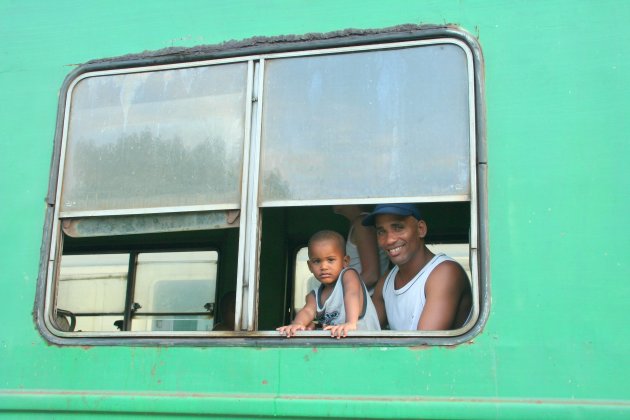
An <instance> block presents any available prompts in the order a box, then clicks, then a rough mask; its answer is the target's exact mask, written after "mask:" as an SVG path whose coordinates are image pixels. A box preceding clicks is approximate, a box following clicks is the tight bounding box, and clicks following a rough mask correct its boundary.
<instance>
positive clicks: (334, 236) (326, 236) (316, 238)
mask: <svg viewBox="0 0 630 420" xmlns="http://www.w3.org/2000/svg"><path fill="white" fill-rule="evenodd" d="M323 241H332V242H335V244H336V246H337V247H339V250H340V251H341V253H342V255H343V256H345V255H346V240H345V239H344V238H343V236H341V235H340V234H339V233H337V232H335V231H333V230H320V231H319V232H317V233H315V234H314V235H313V236H311V239H309V240H308V248H309V249H311V246H312V245H313V244H315V243H316V242H323Z"/></svg>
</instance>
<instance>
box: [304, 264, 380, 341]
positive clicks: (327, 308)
mask: <svg viewBox="0 0 630 420" xmlns="http://www.w3.org/2000/svg"><path fill="white" fill-rule="evenodd" d="M346 270H348V268H344V269H343V270H342V271H341V273H339V278H338V279H337V283H336V284H335V287H334V289H333V291H332V293H331V294H330V296H328V299H326V301H325V302H321V292H322V290H323V289H324V285H323V284H322V285H320V286H319V287H316V288H314V289H313V292H314V293H315V304H316V305H317V321H318V322H319V323H320V325H339V324H343V323H344V322H346V305H345V303H344V300H343V275H344V274H345V272H346ZM361 290H363V302H364V304H363V309H362V311H361V313H360V314H359V321H358V322H357V330H363V331H374V330H376V331H378V330H380V329H381V326H380V323H379V322H378V315H377V314H376V308H375V307H374V304H373V303H372V299H370V296H369V295H368V292H367V288H366V287H365V284H364V283H363V281H361Z"/></svg>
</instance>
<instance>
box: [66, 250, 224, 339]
mask: <svg viewBox="0 0 630 420" xmlns="http://www.w3.org/2000/svg"><path fill="white" fill-rule="evenodd" d="M217 260H218V254H217V252H216V251H195V252H147V253H128V254H81V255H64V256H63V257H62V259H61V265H60V273H59V286H58V288H57V305H56V306H57V324H58V325H59V324H61V328H62V329H64V330H66V331H70V330H72V331H210V330H212V326H213V321H214V310H215V287H216V272H217ZM70 325H72V328H70Z"/></svg>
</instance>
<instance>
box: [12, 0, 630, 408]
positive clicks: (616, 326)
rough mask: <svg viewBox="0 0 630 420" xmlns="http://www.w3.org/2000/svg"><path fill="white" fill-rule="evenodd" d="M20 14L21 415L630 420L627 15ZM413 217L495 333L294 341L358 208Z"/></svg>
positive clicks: (198, 7)
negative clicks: (325, 236) (408, 208)
mask: <svg viewBox="0 0 630 420" xmlns="http://www.w3.org/2000/svg"><path fill="white" fill-rule="evenodd" d="M2 10H3V13H2V14H1V15H2V18H1V19H2V25H0V26H1V28H2V33H3V34H4V35H5V39H6V40H7V42H5V44H4V46H3V47H2V51H3V52H4V54H3V55H4V56H5V58H6V59H5V60H3V64H2V66H3V72H2V76H1V77H0V80H2V81H1V82H0V83H1V84H2V86H3V88H4V89H3V92H4V95H5V99H7V101H6V102H5V103H7V104H10V106H7V107H6V108H5V112H4V113H3V117H2V127H3V128H4V132H5V134H6V136H5V140H4V141H3V142H2V145H3V151H4V153H2V156H3V157H2V159H3V164H2V167H3V170H4V175H5V176H3V180H2V181H0V182H2V185H3V191H5V192H6V193H7V194H6V195H7V197H9V198H10V199H8V200H6V202H5V206H3V210H2V212H3V215H4V216H5V217H4V218H3V219H4V220H5V221H6V222H5V223H4V224H3V228H2V229H3V230H2V232H3V237H5V238H6V240H5V242H4V245H3V251H4V252H3V254H4V255H5V256H6V258H5V259H4V261H5V264H4V265H5V267H7V268H8V270H5V273H6V275H5V276H4V278H5V282H4V284H5V286H6V287H7V288H8V290H7V293H5V296H6V297H5V299H4V301H3V303H4V308H5V311H6V312H5V313H6V314H7V320H8V321H9V322H7V323H6V328H7V329H8V331H7V332H6V333H5V334H4V335H3V338H2V346H1V348H2V354H3V356H4V357H2V360H4V364H3V365H2V372H3V375H2V385H1V386H0V389H1V391H0V392H1V394H0V395H2V397H1V398H0V412H1V413H2V414H3V415H5V416H9V417H12V416H14V417H17V416H36V415H40V416H47V417H50V416H52V417H65V416H86V417H87V416H90V415H111V416H113V417H114V416H115V417H124V416H129V417H137V416H140V415H154V416H167V417H172V416H176V415H182V416H185V415H200V416H216V417H243V418H250V417H254V416H261V417H271V416H278V417H316V418H319V417H355V418H357V417H359V418H392V417H395V418H489V417H498V418H505V417H510V418H512V417H518V418H531V417H550V418H566V417H589V418H590V417H599V418H615V417H620V418H623V417H626V416H627V415H628V410H629V406H630V404H629V403H628V391H627V387H625V386H624V382H623V378H624V376H625V369H627V368H626V365H627V363H626V362H627V360H628V356H627V354H628V339H627V338H626V336H627V334H625V333H624V331H627V328H626V327H625V321H626V317H625V316H624V314H625V310H624V309H625V308H626V307H627V305H626V304H625V302H626V301H627V297H628V292H629V289H628V287H627V285H626V282H625V279H626V278H628V268H627V262H626V259H624V258H623V257H622V256H623V255H625V252H624V251H626V250H627V249H628V245H627V240H625V238H624V236H625V235H624V233H625V232H626V231H627V227H628V222H626V221H625V218H624V217H622V216H621V214H622V213H621V210H622V209H623V208H624V207H625V206H624V205H625V204H627V203H628V197H627V195H628V194H627V191H628V181H627V177H625V176H624V172H623V170H622V169H621V168H623V164H622V159H623V158H624V157H625V156H626V155H627V153H624V152H627V150H628V146H627V141H625V136H624V133H626V132H627V128H628V122H627V119H626V118H624V116H625V114H626V113H627V112H626V109H627V106H626V102H627V101H626V96H627V95H625V94H626V93H628V76H627V72H624V69H627V66H628V59H627V58H626V57H625V56H624V55H623V53H622V52H623V45H625V42H624V41H627V40H628V38H629V33H628V31H626V30H625V29H624V26H623V24H622V23H623V21H624V18H626V17H628V15H629V11H630V10H629V7H628V6H627V5H626V4H625V3H624V2H607V3H605V4H599V3H598V4H592V3H589V2H563V1H557V2H548V3H543V2H533V3H526V2H523V3H520V2H515V3H509V4H508V3H501V2H459V3H458V2H395V4H389V3H386V4H385V3H382V2H344V3H341V4H337V3H334V2H319V3H307V2H296V3H287V2H269V3H264V7H263V5H262V3H259V2H231V3H225V4H220V3H216V2H215V3H208V4H206V3H198V2H185V3H184V4H170V3H160V4H154V3H151V4H150V5H148V4H144V3H141V2H138V3H135V4H132V5H126V4H125V5H123V4H122V3H116V2H109V3H102V4H100V3H99V4H98V5H96V4H94V5H89V6H87V5H83V7H77V5H75V4H72V3H60V4H57V5H55V6H54V7H53V6H51V5H47V4H43V3H41V4H40V3H32V4H16V3H6V4H4V5H3V6H2ZM59 22H63V24H59ZM408 22H418V23H428V24H418V25H408V24H407V23H408ZM445 22H452V23H449V24H446V23H445ZM401 24H402V25H401ZM94 28H99V29H100V30H98V31H95V30H94ZM347 28H359V29H347ZM382 28H385V29H382ZM286 34H296V35H286ZM300 34H307V35H300ZM252 37H253V38H252ZM232 39H241V40H243V41H230V42H228V43H224V44H221V43H223V42H225V41H228V40H232ZM207 45H210V46H207ZM165 47H168V48H167V49H166V50H164V49H163V48H165ZM153 51H154V52H153ZM110 57H114V58H110ZM69 63H86V64H82V65H77V64H70V67H69V66H68V65H69ZM55 116H56V119H55ZM392 139H395V140H397V142H395V141H393V140H392ZM596 139H597V140H596ZM51 156H52V165H50V160H51ZM350 158H352V159H350ZM335 159H337V160H335ZM329 162H333V163H329ZM415 162H418V163H420V164H419V165H414V163H415ZM326 165H329V166H326ZM342 165H345V166H342ZM375 167H377V168H378V170H374V169H373V168H375ZM49 169H50V171H49ZM414 170H415V172H414ZM320 172H321V173H320ZM379 174H386V176H380V177H379V176H378V175H379ZM339 178H343V179H344V181H346V182H336V181H337V180H338V179H339ZM331 184H334V187H331V186H330V185H331ZM318 188H319V189H318ZM44 197H46V199H45V204H46V205H45V211H44V208H43V205H42V200H43V199H44ZM393 200H398V201H407V202H414V203H417V204H418V205H419V207H420V208H421V210H422V212H423V214H424V215H425V217H426V218H427V221H428V223H429V226H430V237H429V241H430V242H431V246H433V247H435V249H448V252H455V253H457V254H458V256H459V258H460V259H461V261H462V262H463V264H464V265H465V266H466V268H467V269H468V271H469V276H470V279H471V285H472V287H473V290H474V296H475V305H474V309H473V317H472V319H471V321H470V322H469V323H468V324H467V325H466V326H464V328H462V329H460V330H456V331H434V332H392V331H383V332H378V333H374V332H370V333H359V332H358V333H355V334H352V335H351V337H348V338H347V339H344V340H339V341H337V340H331V339H330V338H329V337H327V336H326V335H325V333H323V332H311V333H305V334H303V335H302V336H300V337H297V338H295V339H291V340H286V339H284V338H282V337H280V336H279V335H278V334H277V333H276V332H275V331H274V329H275V327H277V326H279V325H282V324H283V323H285V322H288V321H290V319H291V317H292V316H293V313H294V311H295V308H296V307H299V299H300V297H299V295H300V293H299V291H300V290H302V289H301V287H302V284H301V282H303V281H304V280H305V279H304V278H303V277H304V276H302V275H301V274H300V270H301V269H300V267H301V266H300V264H303V261H300V258H301V257H300V255H301V252H300V251H301V250H302V249H303V247H304V246H305V243H306V241H307V239H308V237H309V236H310V235H311V234H312V233H313V232H315V231H316V230H319V229H323V228H331V229H334V230H337V231H339V232H341V233H345V232H347V223H346V222H345V220H343V219H342V218H341V217H339V216H338V215H335V214H334V213H333V211H332V206H333V205H339V204H363V205H368V206H369V205H373V204H376V203H381V202H388V201H393ZM42 231H43V235H42ZM617 231H619V232H620V233H621V234H616V232H617ZM302 271H303V266H302ZM229 291H234V292H236V297H237V299H236V300H237V303H236V309H237V311H236V312H237V316H236V324H237V331H234V332H218V331H212V329H213V326H214V324H215V323H216V322H217V321H222V319H221V314H220V313H219V301H220V298H221V297H222V296H223V295H224V294H225V293H226V292H229ZM33 305H34V306H33ZM31 312H32V314H31Z"/></svg>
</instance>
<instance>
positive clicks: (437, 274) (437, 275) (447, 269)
mask: <svg viewBox="0 0 630 420" xmlns="http://www.w3.org/2000/svg"><path fill="white" fill-rule="evenodd" d="M469 284H470V283H469V281H468V276H467V275H466V272H465V271H464V269H463V268H462V266H461V265H459V264H458V263H457V262H455V261H450V260H447V261H443V262H441V263H440V264H438V266H437V267H435V268H434V269H433V271H432V272H431V274H430V275H429V278H428V279H427V282H426V285H425V292H426V293H427V294H429V293H430V292H436V293H461V292H462V291H463V290H465V289H466V288H468V287H469Z"/></svg>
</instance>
